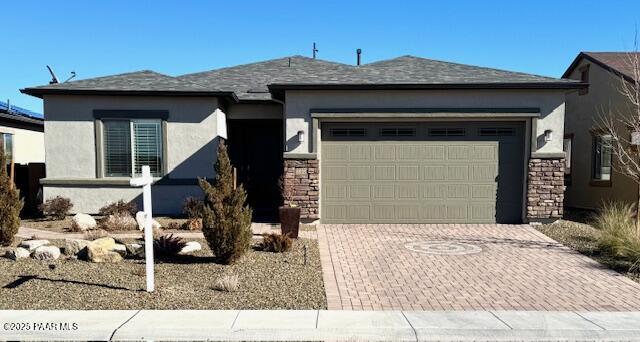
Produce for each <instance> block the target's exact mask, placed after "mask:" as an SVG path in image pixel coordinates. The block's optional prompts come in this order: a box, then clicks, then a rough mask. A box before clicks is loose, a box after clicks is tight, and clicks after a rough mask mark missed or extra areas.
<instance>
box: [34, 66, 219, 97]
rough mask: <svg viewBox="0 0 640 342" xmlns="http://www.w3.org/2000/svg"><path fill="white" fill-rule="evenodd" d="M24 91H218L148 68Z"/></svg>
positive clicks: (39, 92) (37, 93) (36, 93)
mask: <svg viewBox="0 0 640 342" xmlns="http://www.w3.org/2000/svg"><path fill="white" fill-rule="evenodd" d="M22 91H23V92H24V93H27V94H31V95H39V94H43V93H55V92H57V91H60V92H80V93H82V92H85V91H92V92H138V93H144V92H164V93H172V92H176V93H211V92H219V91H218V90H217V89H212V87H206V86H202V85H200V84H197V83H194V82H191V81H188V80H181V79H178V78H175V77H171V76H168V75H163V74H160V73H157V72H155V71H151V70H142V71H136V72H129V73H124V74H118V75H111V76H104V77H96V78H88V79H84V80H78V81H71V82H64V83H55V84H49V85H44V86H39V87H33V88H26V89H23V90H22Z"/></svg>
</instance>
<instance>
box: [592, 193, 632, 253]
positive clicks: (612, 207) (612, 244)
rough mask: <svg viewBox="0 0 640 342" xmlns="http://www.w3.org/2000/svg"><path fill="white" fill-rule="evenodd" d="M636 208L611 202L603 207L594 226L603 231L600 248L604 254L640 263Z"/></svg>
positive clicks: (599, 240) (596, 217)
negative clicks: (635, 217)
mask: <svg viewBox="0 0 640 342" xmlns="http://www.w3.org/2000/svg"><path fill="white" fill-rule="evenodd" d="M634 216H635V206H634V205H632V204H626V203H620V202H611V203H606V204H605V205H603V207H602V209H601V210H600V211H599V212H598V214H597V215H596V216H595V218H594V222H593V225H594V226H595V227H596V228H598V229H599V230H600V231H601V235H600V237H599V239H598V246H599V248H600V250H601V251H602V252H604V253H607V254H610V255H612V256H615V257H617V258H621V259H624V260H627V261H629V262H631V263H633V264H635V265H638V263H640V232H639V231H638V229H637V228H636V225H635V219H634Z"/></svg>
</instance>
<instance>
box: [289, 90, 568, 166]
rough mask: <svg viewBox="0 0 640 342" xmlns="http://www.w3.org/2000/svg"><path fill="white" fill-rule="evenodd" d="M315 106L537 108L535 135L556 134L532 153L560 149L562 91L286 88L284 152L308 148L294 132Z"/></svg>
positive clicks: (306, 127) (306, 125) (307, 126)
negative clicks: (317, 89)
mask: <svg viewBox="0 0 640 342" xmlns="http://www.w3.org/2000/svg"><path fill="white" fill-rule="evenodd" d="M319 108H331V109H334V108H335V109H338V108H339V109H362V108H375V109H379V108H409V109H411V108H539V109H540V118H539V119H538V120H537V121H538V122H537V126H536V132H535V133H536V137H542V136H543V135H544V131H545V130H547V129H551V130H552V131H553V132H556V134H554V139H553V140H552V141H551V142H548V143H544V142H542V143H541V144H539V145H538V149H537V151H532V152H544V153H558V152H562V132H563V129H564V127H563V126H564V90H403V91H287V92H286V104H285V116H286V119H287V125H286V137H285V140H286V149H285V150H286V151H287V152H293V153H308V152H310V151H311V150H312V148H311V139H307V140H305V141H304V142H303V143H301V144H299V143H298V142H297V139H296V135H297V133H298V131H303V132H304V133H305V135H307V136H309V131H310V130H311V110H312V109H319ZM538 140H539V141H540V140H541V139H538ZM542 140H543V139H542Z"/></svg>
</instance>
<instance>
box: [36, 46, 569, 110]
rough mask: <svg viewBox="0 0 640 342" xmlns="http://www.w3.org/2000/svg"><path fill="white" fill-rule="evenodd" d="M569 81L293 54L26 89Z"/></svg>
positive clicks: (253, 96) (265, 93)
mask: <svg viewBox="0 0 640 342" xmlns="http://www.w3.org/2000/svg"><path fill="white" fill-rule="evenodd" d="M577 84H579V83H578V82H576V81H572V80H560V79H555V78H550V77H544V76H537V75H531V74H525V73H520V72H512V71H505V70H497V69H490V68H483V67H477V66H472V65H464V64H456V63H449V62H442V61H436V60H431V59H425V58H419V57H413V56H402V57H398V58H394V59H390V60H385V61H379V62H375V63H370V64H365V65H362V66H354V65H348V64H342V63H336V62H330V61H325V60H321V59H313V58H308V57H304V56H292V57H284V58H278V59H272V60H267V61H262V62H256V63H250V64H244V65H238V66H233V67H227V68H221V69H215V70H210V71H205V72H199V73H194V74H187V75H182V76H178V77H171V76H167V75H162V74H159V73H156V72H153V71H148V70H146V71H140V72H135V73H128V74H121V75H114V76H107V77H98V78H92V79H86V80H81V81H73V82H66V83H60V84H53V85H47V86H41V87H35V88H27V89H24V92H26V93H28V94H32V95H36V96H37V95H38V94H42V93H44V92H51V91H61V92H62V91H67V92H68V91H76V92H78V91H96V90H99V91H122V92H158V91H160V92H162V91H166V92H221V93H224V92H229V93H234V94H235V95H236V96H237V98H238V99H240V100H270V99H271V98H272V96H271V93H270V90H273V89H276V88H283V87H294V86H343V87H350V86H354V85H359V86H381V85H384V86H389V87H399V86H401V85H403V86H407V85H412V86H425V87H426V86H429V87H438V86H443V87H444V86H454V85H457V86H465V87H481V86H486V87H498V86H499V85H503V86H509V87H534V88H552V87H555V88H562V87H566V88H570V87H574V86H576V85H577Z"/></svg>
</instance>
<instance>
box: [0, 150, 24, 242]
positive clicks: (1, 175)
mask: <svg viewBox="0 0 640 342" xmlns="http://www.w3.org/2000/svg"><path fill="white" fill-rule="evenodd" d="M0 147H2V145H1V144H0ZM22 205H23V203H22V200H21V199H20V194H19V193H18V190H17V189H16V187H15V186H14V185H13V182H12V181H11V178H10V177H9V174H8V173H7V158H6V157H5V155H4V151H3V149H2V148H0V245H1V246H6V245H9V244H11V243H12V242H13V237H14V236H15V235H16V233H18V228H19V227H20V210H22Z"/></svg>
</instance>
